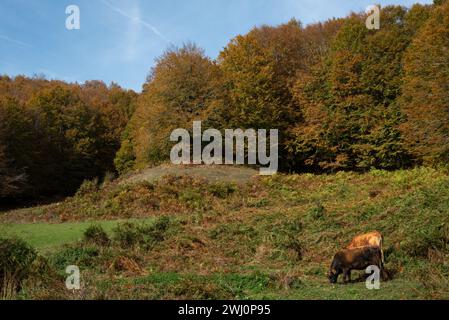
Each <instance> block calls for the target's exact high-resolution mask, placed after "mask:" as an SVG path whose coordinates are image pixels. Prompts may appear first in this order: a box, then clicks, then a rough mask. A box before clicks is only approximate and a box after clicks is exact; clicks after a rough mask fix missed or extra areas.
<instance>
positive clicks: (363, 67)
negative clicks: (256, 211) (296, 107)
mask: <svg viewBox="0 0 449 320" xmlns="http://www.w3.org/2000/svg"><path fill="white" fill-rule="evenodd" d="M426 12H427V10H426V9H425V8H424V7H422V6H416V7H414V8H413V9H412V10H410V11H407V10H406V9H405V8H402V7H386V8H384V9H383V10H382V28H381V29H380V30H377V31H375V30H368V29H367V28H366V27H365V19H366V16H365V15H362V14H360V15H357V14H353V15H352V16H350V17H348V18H347V19H346V21H345V24H344V25H343V27H342V28H341V29H340V30H339V32H338V34H337V36H336V37H335V40H334V41H333V43H332V46H331V50H330V51H329V54H328V56H327V57H326V58H324V59H323V60H322V62H320V63H318V64H317V65H316V66H315V67H314V69H313V72H312V74H306V75H301V74H300V75H299V76H298V82H297V85H296V87H295V93H296V96H297V98H298V101H299V104H300V105H301V107H302V109H303V112H304V117H305V123H304V124H300V125H298V126H296V127H295V128H294V129H293V131H294V134H295V137H296V138H294V139H292V140H291V141H290V143H289V147H290V150H291V152H293V153H295V154H296V155H297V157H298V158H299V159H301V160H302V161H303V162H304V165H305V166H307V167H310V168H311V169H312V170H322V169H324V170H331V171H334V170H366V169H369V168H383V169H395V168H400V167H403V166H406V165H407V162H408V154H407V150H405V148H404V146H403V144H402V140H401V135H400V132H399V130H398V129H397V126H398V124H399V123H400V122H401V121H402V115H401V113H400V110H399V108H398V106H397V104H396V99H397V97H398V96H399V95H400V92H401V91H400V89H401V81H402V59H403V54H404V52H405V50H406V49H407V47H408V46H409V44H410V41H411V40H412V38H413V36H414V34H415V33H416V31H417V29H419V26H420V23H419V21H422V20H425V19H426V18H427V14H426Z"/></svg>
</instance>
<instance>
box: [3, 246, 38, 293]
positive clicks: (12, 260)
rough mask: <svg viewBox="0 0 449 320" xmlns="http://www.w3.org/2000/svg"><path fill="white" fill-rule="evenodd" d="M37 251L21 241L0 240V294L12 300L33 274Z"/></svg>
mask: <svg viewBox="0 0 449 320" xmlns="http://www.w3.org/2000/svg"><path fill="white" fill-rule="evenodd" d="M36 257H37V253H36V251H35V250H34V249H33V248H32V247H30V246H29V245H28V244H26V243H25V242H24V241H22V240H19V239H0V294H1V298H12V297H13V296H14V295H15V294H16V293H17V292H19V291H20V289H21V286H22V282H23V281H24V280H26V279H27V278H28V277H29V276H30V273H31V269H32V264H33V262H34V260H35V259H36Z"/></svg>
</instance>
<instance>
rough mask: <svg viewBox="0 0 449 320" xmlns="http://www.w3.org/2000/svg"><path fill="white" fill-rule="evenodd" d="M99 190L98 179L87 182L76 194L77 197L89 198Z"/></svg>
mask: <svg viewBox="0 0 449 320" xmlns="http://www.w3.org/2000/svg"><path fill="white" fill-rule="evenodd" d="M98 190H99V185H98V178H95V179H93V180H85V181H84V182H83V183H82V184H81V186H80V187H79V189H78V191H77V192H76V196H77V197H82V196H87V195H89V194H92V193H95V192H97V191H98Z"/></svg>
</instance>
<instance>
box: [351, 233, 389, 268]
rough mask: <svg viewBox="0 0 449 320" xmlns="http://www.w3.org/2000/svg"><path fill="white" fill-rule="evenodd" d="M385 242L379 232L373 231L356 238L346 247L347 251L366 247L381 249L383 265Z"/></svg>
mask: <svg viewBox="0 0 449 320" xmlns="http://www.w3.org/2000/svg"><path fill="white" fill-rule="evenodd" d="M383 242H384V237H383V236H382V234H381V233H380V232H378V231H373V232H370V233H366V234H362V235H359V236H356V237H354V239H352V241H351V243H350V244H349V245H348V246H347V247H346V249H355V248H360V247H366V246H373V247H379V249H380V253H381V255H382V263H384V262H385V261H384V252H383V249H382V246H383Z"/></svg>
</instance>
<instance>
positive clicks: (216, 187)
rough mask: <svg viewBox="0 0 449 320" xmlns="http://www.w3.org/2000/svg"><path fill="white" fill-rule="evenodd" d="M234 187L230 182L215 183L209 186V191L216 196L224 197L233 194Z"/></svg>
mask: <svg viewBox="0 0 449 320" xmlns="http://www.w3.org/2000/svg"><path fill="white" fill-rule="evenodd" d="M235 190H236V187H235V186H234V185H233V184H230V183H215V184H211V185H210V186H209V191H210V193H211V194H212V195H213V196H214V197H217V198H221V199H226V198H227V197H228V196H230V195H231V194H233V193H234V192H235Z"/></svg>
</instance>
